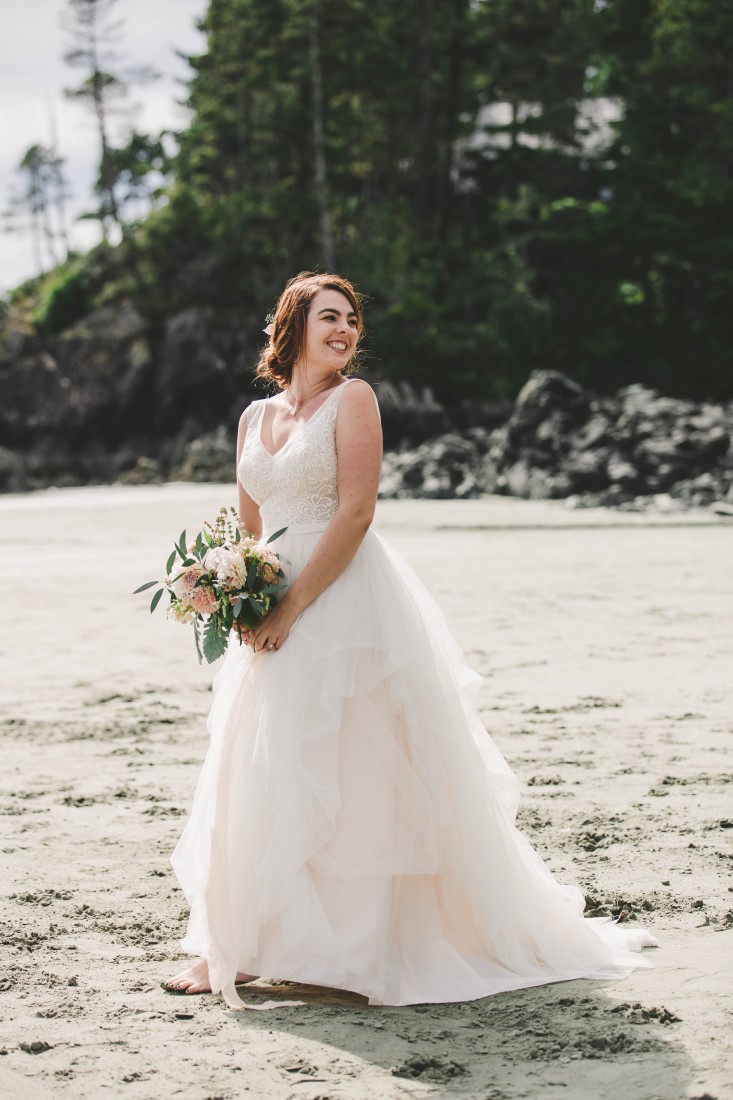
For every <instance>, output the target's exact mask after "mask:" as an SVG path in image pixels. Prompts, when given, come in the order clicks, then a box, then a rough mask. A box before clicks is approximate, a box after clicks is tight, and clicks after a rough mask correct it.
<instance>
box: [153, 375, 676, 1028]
mask: <svg viewBox="0 0 733 1100" xmlns="http://www.w3.org/2000/svg"><path fill="white" fill-rule="evenodd" d="M348 384H349V383H348V382H346V383H342V384H340V385H339V386H338V387H337V388H336V389H335V390H334V391H333V392H332V393H331V394H329V396H328V397H327V398H326V400H325V401H324V402H323V404H322V405H320V406H319V407H318V409H317V410H316V412H315V413H314V414H313V415H312V416H311V417H310V419H309V420H308V421H306V422H304V423H303V424H302V425H301V427H300V428H299V430H298V432H297V434H296V435H294V436H293V437H291V438H290V439H289V440H288V442H287V443H286V444H285V446H283V447H282V448H281V449H280V450H279V451H278V452H277V453H276V454H275V455H274V456H272V455H270V454H269V452H268V451H267V450H266V449H265V446H264V444H263V443H262V440H261V437H260V432H261V423H262V414H263V412H264V409H265V406H266V401H259V402H256V403H255V405H254V408H253V412H252V415H251V416H250V420H249V428H248V432H247V435H246V438H245V441H244V447H243V451H242V456H241V460H240V465H239V470H238V474H239V477H240V479H241V481H242V484H243V485H244V487H245V489H246V490H247V492H248V493H249V494H250V495H251V496H252V497H253V498H254V500H256V501H257V502H258V504H259V505H260V510H261V514H262V522H263V538H266V537H267V536H268V535H269V534H271V533H273V532H274V531H276V530H278V529H279V528H281V527H285V526H287V531H286V533H285V534H284V535H283V536H281V537H280V538H279V539H278V540H277V541H276V542H274V543H273V544H272V549H275V550H276V551H277V553H278V555H279V556H280V558H281V561H282V563H283V568H284V570H285V572H286V574H287V579H288V580H289V581H292V580H294V579H295V578H296V577H297V576H298V573H299V572H300V570H301V569H302V568H303V566H304V565H305V564H306V562H307V561H308V559H309V557H310V555H311V554H312V552H313V550H314V548H315V546H316V544H317V543H318V540H319V539H320V537H321V535H322V533H323V531H324V529H325V528H326V526H327V525H328V522H329V519H330V518H331V517H332V516H333V514H334V512H335V510H336V508H337V506H338V496H337V489H336V448H335V425H336V417H337V415H338V408H339V400H340V395H341V393H342V391H343V389H344V387H345V385H348ZM480 682H481V678H480V677H479V676H478V674H476V673H475V672H473V671H472V670H471V669H469V668H468V666H467V665H466V664H465V662H464V660H463V655H462V652H461V650H460V648H459V646H458V644H457V643H456V642H455V641H454V640H453V638H452V636H451V634H450V631H449V628H448V626H447V624H446V622H445V619H444V618H443V615H442V613H441V611H440V609H439V608H438V606H437V604H436V603H435V602H434V600H433V598H432V597H431V595H430V593H429V592H428V591H427V589H426V588H425V587H424V585H423V584H422V583H421V581H420V580H419V579H418V578H417V576H416V575H415V573H414V572H413V571H412V570H411V569H410V567H409V566H408V564H407V563H406V562H405V561H404V559H403V558H402V557H401V556H400V555H399V554H398V553H397V552H396V551H395V550H394V549H393V548H392V547H391V546H390V545H389V544H388V543H387V542H385V540H384V539H383V538H382V537H381V536H380V535H378V534H377V533H376V532H375V531H374V530H372V529H370V530H369V531H368V532H367V535H366V537H365V538H364V540H363V542H362V543H361V545H360V546H359V549H358V550H357V552H356V555H355V557H354V558H353V560H352V561H351V563H350V564H349V565H348V566H347V568H346V569H345V570H344V572H343V573H342V574H341V576H339V577H338V578H337V580H336V581H334V582H333V584H331V585H330V586H329V587H328V588H327V589H326V590H325V591H324V592H323V593H322V594H321V595H320V596H318V598H317V599H316V600H315V601H314V602H313V603H312V604H311V605H310V606H309V607H308V608H307V609H306V610H305V611H304V612H303V614H302V615H301V616H300V618H299V619H298V620H297V621H296V623H295V625H294V626H293V628H292V630H291V632H290V636H289V637H288V639H287V641H286V642H285V643H284V645H283V647H282V648H281V649H280V650H277V651H274V652H268V651H264V652H261V653H258V654H254V653H253V652H252V650H251V649H250V648H249V647H248V646H245V645H239V644H238V642H237V640H236V638H235V637H234V635H232V636H231V640H230V644H229V647H228V650H227V653H226V655H225V657H224V661H223V665H222V667H221V668H220V669H219V670H218V672H217V674H216V676H215V678H214V681H213V687H214V700H213V703H212V707H211V711H210V714H209V717H208V720H207V728H208V730H209V732H210V735H211V740H210V746H209V749H208V752H207V755H206V758H205V761H204V763H203V767H202V770H201V773H200V776H199V780H198V784H197V786H196V792H195V796H194V801H193V807H192V810H191V813H190V816H189V819H188V821H187V823H186V827H185V830H184V832H183V835H182V836H181V839H180V841H179V843H178V845H177V847H176V849H175V852H174V853H173V856H172V859H171V862H172V865H173V868H174V870H175V873H176V876H177V878H178V880H179V882H180V884H181V887H182V889H183V891H184V893H185V895H186V898H187V900H188V903H189V905H190V909H191V912H190V917H189V922H188V930H187V934H186V936H185V938H184V939H183V940H182V941H181V943H182V947H183V950H184V951H186V952H188V953H190V954H193V955H199V956H201V957H202V958H205V959H206V960H207V962H208V967H209V977H210V981H211V988H212V991H214V992H219V991H221V993H222V994H223V996H224V998H225V1000H226V1002H227V1004H229V1005H231V1006H232V1007H234V1008H242V1007H255V1006H254V1005H251V1006H247V1005H246V1004H245V1003H244V1002H242V1000H241V999H240V997H239V995H238V993H237V991H236V989H235V975H236V973H237V971H243V972H246V973H249V974H258V975H262V976H266V977H270V978H281V979H289V980H291V981H293V982H306V983H314V984H316V985H320V986H330V987H336V988H339V989H345V990H353V991H356V992H357V993H361V994H364V995H365V996H366V997H368V999H369V1004H372V1005H407V1004H416V1003H423V1002H433V1003H435V1002H437V1003H440V1002H447V1001H470V1000H474V999H476V998H478V997H486V996H489V995H491V994H494V993H501V992H503V991H505V990H511V989H522V988H524V987H527V986H536V985H542V984H545V983H548V982H560V981H568V980H570V979H574V978H598V979H614V978H620V977H624V976H626V975H627V974H628V973H629V972H630V971H632V970H633V969H634V968H637V967H649V966H651V965H652V964H651V963H650V962H649V960H648V959H647V958H645V957H644V956H642V955H640V954H639V952H640V951H641V949H642V948H643V947H645V946H656V945H657V941H656V940H655V939H654V937H652V936H650V935H649V933H648V932H647V931H646V930H645V929H643V928H638V927H629V926H627V925H623V926H621V925H618V924H615V923H613V922H612V921H611V918H609V917H597V918H584V917H583V909H584V897H583V894H582V892H581V890H580V889H578V888H577V887H576V886H570V885H561V884H560V883H559V882H558V881H557V880H556V879H555V878H554V877H553V875H552V874H551V872H550V870H549V869H548V867H547V866H546V865H545V863H544V862H543V860H542V859H541V858H540V856H539V855H538V854H537V852H535V850H534V849H533V848H532V847H531V845H530V844H529V842H528V841H527V839H526V838H525V837H524V836H523V834H522V833H521V832H519V831H518V830H517V828H516V827H515V824H514V820H515V815H516V810H517V804H518V801H519V782H518V780H517V779H516V777H515V776H514V774H513V773H512V771H511V770H510V768H509V766H508V764H507V763H506V761H505V760H504V758H503V756H502V755H501V753H500V752H499V750H498V749H497V747H496V746H495V744H494V743H493V741H492V739H491V737H490V736H489V734H488V733H487V732H486V730H485V728H484V727H483V725H482V723H481V721H480V720H479V718H478V715H477V713H476V711H475V709H474V705H473V704H474V698H475V695H476V692H477V689H478V687H479V684H480ZM276 1003H277V1002H276ZM280 1003H283V1002H280ZM285 1003H293V1002H285ZM295 1003H299V1002H295Z"/></svg>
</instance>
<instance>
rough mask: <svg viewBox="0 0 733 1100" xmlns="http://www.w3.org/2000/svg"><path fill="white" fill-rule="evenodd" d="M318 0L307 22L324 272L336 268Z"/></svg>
mask: <svg viewBox="0 0 733 1100" xmlns="http://www.w3.org/2000/svg"><path fill="white" fill-rule="evenodd" d="M318 8H319V0H312V9H311V15H310V19H309V21H308V32H309V39H310V66H311V85H312V91H313V147H314V153H315V191H316V203H317V205H318V218H319V222H320V227H321V249H322V253H323V262H324V264H325V267H326V270H327V271H332V270H333V268H334V267H335V258H334V248H333V226H332V223H331V212H330V210H329V203H328V182H327V176H326V134H325V126H324V121H323V73H322V71H321V48H320V42H319V26H318Z"/></svg>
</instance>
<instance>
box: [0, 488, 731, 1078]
mask: <svg viewBox="0 0 733 1100" xmlns="http://www.w3.org/2000/svg"><path fill="white" fill-rule="evenodd" d="M232 492H233V487H232V486H219V485H199V486H191V485H169V486H162V487H155V486H150V487H140V488H94V489H66V490H49V491H46V492H42V493H37V494H28V495H20V496H12V497H6V498H3V499H2V500H0V554H1V555H2V557H1V562H2V577H3V582H4V585H3V591H4V599H3V604H4V606H5V616H6V617H5V628H4V630H3V634H2V639H1V640H0V654H1V657H2V687H1V696H0V699H1V703H2V710H1V722H0V731H1V733H2V748H3V762H4V767H3V769H2V787H3V790H2V808H3V813H4V816H3V818H2V823H3V833H2V863H1V865H0V866H1V867H2V891H1V892H2V902H3V914H2V936H0V941H1V944H2V946H1V949H0V950H1V952H2V956H1V964H0V1016H1V1019H2V1023H0V1095H2V1096H4V1097H16V1096H17V1097H22V1098H23V1100H34V1098H36V1097H57V1096H60V1097H67V1096H68V1097H75V1098H76V1097H79V1098H82V1097H83V1098H86V1097H89V1098H95V1100H96V1098H98V1097H104V1096H125V1097H131V1098H137V1097H146V1098H147V1097H150V1098H154V1097H155V1098H157V1097H162V1096H166V1097H168V1096H184V1097H187V1098H191V1100H199V1098H201V1100H204V1098H214V1097H222V1098H230V1097H241V1096H244V1095H251V1096H253V1097H258V1098H259V1097H263V1098H276V1097H277V1098H280V1097H283V1098H285V1097H297V1098H304V1100H315V1098H316V1097H320V1098H322V1100H325V1098H326V1097H328V1098H331V1100H340V1098H359V1100H362V1098H367V1097H368V1098H376V1100H386V1098H392V1097H405V1096H411V1097H427V1096H435V1097H453V1096H461V1097H475V1098H477V1100H479V1098H480V1100H510V1098H522V1100H525V1098H531V1100H534V1098H537V1100H596V1098H597V1100H604V1098H606V1097H608V1098H609V1100H610V1098H612V1097H613V1098H616V1097H624V1098H627V1100H678V1098H682V1097H698V1098H700V1097H705V1096H708V1097H716V1098H717V1100H723V1098H724V1097H727V1096H731V1095H733V1064H732V1061H733V1060H732V1059H731V1056H730V1051H729V1048H728V1049H727V1043H728V1042H729V1036H730V1034H731V1023H732V1013H731V1007H732V1006H731V988H732V984H731V977H732V976H733V931H732V930H731V925H732V924H733V893H731V890H732V889H733V887H732V886H731V878H730V875H729V869H730V859H731V848H730V840H731V837H733V830H731V824H733V805H731V796H730V789H726V786H725V781H726V779H727V778H729V776H728V775H727V774H726V759H725V750H726V741H727V740H728V738H729V734H730V728H731V721H732V720H731V713H732V709H731V703H732V701H733V699H732V696H733V676H732V672H733V662H732V660H731V623H732V622H733V571H732V570H731V562H733V531H732V530H731V527H730V521H726V520H724V519H719V518H716V517H713V516H711V515H707V514H703V513H699V514H685V515H671V516H664V515H656V516H645V515H637V514H626V513H613V512H607V511H602V510H593V511H590V510H589V511H583V512H573V511H571V510H569V509H568V508H566V507H565V506H564V505H563V504H562V503H560V502H557V503H541V502H522V501H511V500H503V499H498V498H487V499H485V500H480V501H470V502H451V501H448V502H425V501H407V502H401V501H391V502H383V503H380V505H379V509H378V514H377V518H376V520H375V527H376V529H377V530H379V531H381V532H382V533H383V534H384V535H385V536H386V537H387V538H388V539H390V540H391V541H392V542H393V544H394V545H395V546H396V547H397V548H398V549H399V550H400V551H402V552H403V553H404V554H405V555H406V556H407V557H408V559H409V560H410V561H411V563H412V564H413V565H414V567H415V568H416V570H417V571H418V573H420V575H421V576H422V577H423V579H424V580H425V581H426V582H427V584H428V585H429V586H430V587H431V589H432V590H433V591H434V593H435V594H436V596H437V598H438V600H439V601H440V603H441V605H442V606H443V608H444V610H445V611H446V614H447V615H448V618H449V621H450V623H451V625H452V628H453V630H454V633H455V634H456V636H457V637H458V639H459V640H460V641H461V643H462V645H463V646H464V648H465V650H466V652H467V655H468V657H469V660H470V662H471V663H472V664H473V665H474V667H476V668H477V669H478V670H479V671H480V672H482V673H483V674H484V675H485V676H486V681H485V684H484V688H483V694H482V703H483V715H484V718H485V721H486V725H487V727H488V729H489V731H490V732H491V734H492V736H493V737H494V738H495V740H496V742H497V744H498V745H499V747H500V748H501V750H502V752H503V753H504V754H505V756H506V757H507V759H508V760H509V762H510V763H511V765H512V767H513V768H514V770H515V771H516V773H517V774H518V775H519V776H520V778H521V779H522V781H523V801H522V806H521V811H520V825H521V827H522V828H523V829H524V830H525V832H526V833H527V835H528V836H529V838H530V840H531V841H532V843H533V844H534V845H535V846H536V847H537V848H538V849H539V851H540V852H541V853H542V854H543V856H544V857H545V858H546V859H547V860H548V862H549V864H550V866H551V868H552V869H553V871H554V872H555V873H556V874H557V876H558V877H559V878H560V879H561V880H562V881H566V882H574V883H576V884H578V885H580V886H581V887H582V888H583V889H584V890H585V892H586V894H587V895H588V896H589V897H590V898H591V899H592V900H593V905H594V906H595V907H596V908H597V909H600V910H604V909H605V910H606V911H613V912H614V913H620V912H624V913H626V914H627V915H628V919H631V920H637V921H641V922H643V924H644V925H646V926H647V927H648V928H650V929H651V930H652V931H653V933H654V934H655V935H657V936H658V938H659V940H660V941H661V946H660V947H659V948H657V949H652V950H647V951H646V952H645V954H646V955H647V957H648V958H650V959H651V961H653V963H654V964H655V968H654V969H653V970H639V971H635V972H634V974H632V975H631V976H630V977H629V978H628V979H626V980H624V981H618V982H593V981H575V982H566V983H560V984H555V985H550V986H543V987H540V988H538V989H532V990H524V991H519V992H516V993H509V994H502V995H500V996H497V997H490V998H486V999H484V1000H481V1001H475V1002H472V1003H467V1004H456V1005H447V1006H415V1007H408V1008H376V1007H369V1006H367V1005H366V1002H365V1000H364V999H363V998H361V997H359V996H356V995H354V994H349V993H338V992H335V991H333V990H324V989H318V988H315V987H312V986H311V987H301V986H293V985H290V984H288V983H282V982H280V983H277V982H267V981H264V980H263V981H261V982H259V983H257V985H256V986H253V987H250V991H249V997H250V999H257V998H258V997H259V998H260V999H261V1000H264V999H266V998H273V997H274V998H278V997H280V998H283V999H286V998H290V999H293V998H301V999H303V1000H305V1001H306V1006H305V1007H303V1008H296V1009H293V1008H282V1009H276V1010H274V1011H271V1012H262V1013H258V1012H244V1013H234V1012H231V1011H230V1010H228V1009H227V1008H226V1006H225V1005H224V1004H223V1002H222V1001H221V1000H220V999H219V998H218V997H217V998H214V997H212V996H210V995H209V996H199V997H173V996H171V995H167V994H165V993H164V992H163V991H162V990H161V989H160V988H159V984H158V983H159V982H160V980H161V979H163V978H164V977H167V976H169V975H171V974H172V973H175V972H176V971H177V970H179V969H181V968H182V965H183V962H184V959H183V957H182V956H181V955H180V953H179V948H178V941H179V939H180V936H181V935H182V932H183V928H184V922H185V916H186V910H185V903H184V899H183V896H182V894H181V893H180V891H179V889H178V887H177V884H176V882H175V880H174V878H173V875H172V872H171V869H170V865H169V862H168V861H169V856H170V853H171V851H172V849H173V847H174V845H175V842H176V840H177V838H178V836H179V834H180V831H181V829H182V826H183V822H184V819H185V814H186V812H187V808H188V806H189V805H190V800H191V797H192V794H193V787H194V783H195V780H196V776H197V772H198V768H199V766H200V763H201V760H202V758H203V755H204V752H205V749H206V740H207V734H206V730H205V725H204V722H205V717H206V713H207V711H208V708H209V705H210V700H211V695H210V684H211V678H212V675H213V673H214V672H215V671H216V668H217V666H203V667H199V665H198V663H197V660H196V656H195V652H194V646H193V639H192V637H191V634H190V629H189V628H185V627H182V626H178V625H176V624H174V623H172V622H170V621H169V620H167V619H166V618H165V616H164V614H163V613H162V612H160V611H158V612H156V614H155V615H154V616H152V617H151V616H150V615H149V614H148V609H147V607H148V602H147V600H146V598H145V597H144V596H135V597H133V596H131V595H130V593H131V591H132V589H133V588H135V587H136V586H137V585H138V584H140V583H142V582H143V581H145V580H147V579H152V577H154V576H155V575H156V573H158V572H159V570H160V569H161V568H162V565H163V563H164V561H165V558H166V557H167V552H168V543H169V541H170V539H171V537H172V536H173V535H177V534H178V533H179V531H180V530H181V528H182V527H183V526H184V525H185V526H187V527H188V528H189V530H194V529H196V528H197V526H198V525H199V524H200V522H201V521H202V520H203V519H205V518H213V516H214V514H215V513H216V511H217V510H218V508H219V507H220V505H221V504H229V503H230V502H231V503H233V497H232ZM728 767H729V768H730V765H728Z"/></svg>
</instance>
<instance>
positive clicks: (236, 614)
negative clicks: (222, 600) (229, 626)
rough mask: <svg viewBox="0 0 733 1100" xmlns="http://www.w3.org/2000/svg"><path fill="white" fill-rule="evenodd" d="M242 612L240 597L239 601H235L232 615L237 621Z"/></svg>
mask: <svg viewBox="0 0 733 1100" xmlns="http://www.w3.org/2000/svg"><path fill="white" fill-rule="evenodd" d="M241 610H242V597H241V596H240V597H239V599H238V600H235V602H234V605H233V607H232V614H233V615H234V618H235V619H238V618H239V613H240V611H241Z"/></svg>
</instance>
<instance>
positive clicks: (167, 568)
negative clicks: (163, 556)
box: [165, 550, 176, 573]
mask: <svg viewBox="0 0 733 1100" xmlns="http://www.w3.org/2000/svg"><path fill="white" fill-rule="evenodd" d="M175 560H176V551H175V550H172V551H171V556H170V557H169V558H168V561H167V562H166V563H165V571H166V573H170V571H171V569H172V568H173V562H174V561H175Z"/></svg>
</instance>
